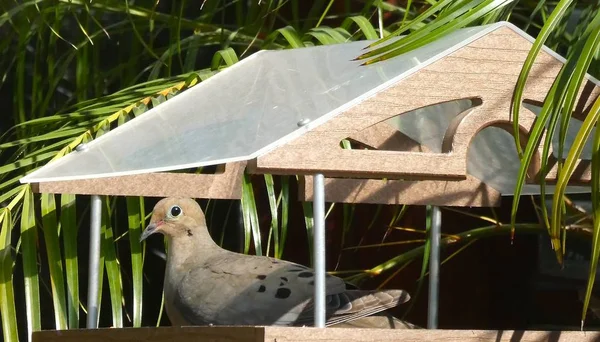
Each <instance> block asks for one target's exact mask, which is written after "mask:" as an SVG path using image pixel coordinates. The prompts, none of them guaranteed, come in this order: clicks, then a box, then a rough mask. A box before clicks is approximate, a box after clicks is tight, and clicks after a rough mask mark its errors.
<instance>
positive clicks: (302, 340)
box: [33, 327, 600, 342]
mask: <svg viewBox="0 0 600 342" xmlns="http://www.w3.org/2000/svg"><path fill="white" fill-rule="evenodd" d="M598 340H600V332H596V331H594V332H580V331H512V330H426V329H420V330H413V329H408V330H404V329H402V330H393V329H345V328H337V329H334V328H325V329H320V328H283V327H161V328H120V329H108V328H106V329H80V330H64V331H54V330H47V331H39V332H35V333H33V342H75V341H77V342H79V341H87V342H127V341H147V342H165V341H177V342H188V341H189V342H191V341H194V342H195V341H211V342H263V341H268V342H326V341H331V342H390V341H403V342H408V341H415V342H416V341H432V342H435V341H440V342H485V341H494V342H501V341H510V342H519V341H522V342H534V341H535V342H542V341H550V342H575V341H598Z"/></svg>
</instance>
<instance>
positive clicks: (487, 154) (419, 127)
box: [386, 99, 595, 195]
mask: <svg viewBox="0 0 600 342" xmlns="http://www.w3.org/2000/svg"><path fill="white" fill-rule="evenodd" d="M524 106H526V107H527V108H529V109H530V110H531V111H532V112H533V113H535V114H536V115H539V113H540V110H541V108H540V107H537V106H533V105H529V104H524ZM471 107H472V104H471V101H470V100H468V99H465V100H457V101H450V102H446V103H441V104H436V105H432V106H428V107H424V108H420V109H417V110H414V111H411V112H407V113H404V114H402V115H398V116H395V117H393V118H390V119H388V120H387V121H386V123H387V124H389V125H390V126H392V127H394V128H395V129H397V130H399V131H400V132H402V133H403V134H405V135H406V136H408V137H410V138H411V139H413V140H414V141H416V142H418V143H419V144H421V145H423V146H426V147H427V148H428V149H429V150H430V151H431V152H433V153H441V151H442V141H443V139H444V135H445V133H446V130H447V128H448V126H449V124H450V122H451V121H452V119H453V118H454V117H455V116H456V115H458V114H460V113H461V112H463V111H465V110H468V109H469V108H471ZM581 124H582V122H581V121H579V120H576V119H571V120H570V122H569V128H568V132H567V136H566V139H565V146H564V148H565V151H564V155H566V154H567V153H568V151H569V149H570V147H571V144H572V143H573V140H574V138H575V136H576V135H577V132H578V131H579V129H580V128H581ZM558 129H559V128H558V127H557V128H556V133H555V135H554V136H553V139H552V147H553V154H554V155H555V156H556V155H557V151H558V139H559V138H558ZM594 133H595V128H594V131H593V132H592V134H591V136H593V135H594ZM591 140H592V139H591V138H590V139H588V141H587V142H586V145H585V148H584V149H583V151H582V155H581V158H583V159H587V160H590V159H591V156H592V150H591V145H590V144H591ZM519 166H520V160H519V156H518V155H517V151H516V148H515V140H514V138H513V136H512V134H511V133H509V132H507V131H506V130H504V129H502V128H498V127H487V128H485V129H483V130H481V131H480V132H479V133H478V134H477V135H476V136H475V137H474V138H473V141H471V145H470V147H469V152H468V155H467V172H468V173H469V174H470V175H472V176H474V177H476V178H477V179H480V180H482V181H483V182H485V183H486V184H487V185H489V186H491V187H492V188H494V189H496V190H498V191H499V192H500V193H501V194H502V195H512V194H513V192H514V189H515V185H516V182H515V180H516V178H517V175H518V173H519ZM522 191H523V194H524V195H536V194H539V193H540V186H539V185H535V184H526V185H524V186H523V190H522ZM546 191H547V193H549V194H552V193H553V192H554V186H552V185H547V186H546ZM589 191H590V188H589V187H584V186H569V187H567V192H569V193H581V192H589Z"/></svg>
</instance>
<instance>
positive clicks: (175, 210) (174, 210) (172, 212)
mask: <svg viewBox="0 0 600 342" xmlns="http://www.w3.org/2000/svg"><path fill="white" fill-rule="evenodd" d="M181 214H183V210H181V208H180V207H179V206H178V205H174V206H172V207H171V209H169V212H168V214H167V216H168V217H169V218H173V219H174V218H178V217H179V216H181Z"/></svg>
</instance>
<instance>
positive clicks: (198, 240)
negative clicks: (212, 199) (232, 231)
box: [166, 229, 224, 276]
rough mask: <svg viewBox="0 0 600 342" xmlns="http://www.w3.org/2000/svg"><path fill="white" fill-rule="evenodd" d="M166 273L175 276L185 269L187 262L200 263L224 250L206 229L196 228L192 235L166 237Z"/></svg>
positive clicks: (186, 268)
mask: <svg viewBox="0 0 600 342" xmlns="http://www.w3.org/2000/svg"><path fill="white" fill-rule="evenodd" d="M167 246H168V252H167V270H166V271H167V273H170V274H171V275H173V276H175V275H176V274H178V272H180V271H187V270H188V267H187V264H189V263H193V264H198V263H201V262H202V260H206V259H207V258H209V257H212V256H214V255H215V254H218V253H222V252H223V251H224V250H223V249H222V248H221V247H219V246H218V245H217V244H216V243H215V242H214V241H213V239H212V238H211V236H210V234H209V233H208V229H197V230H196V231H195V232H194V233H193V235H184V236H178V237H176V238H168V239H167Z"/></svg>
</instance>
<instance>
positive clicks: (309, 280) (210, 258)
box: [140, 198, 410, 328]
mask: <svg viewBox="0 0 600 342" xmlns="http://www.w3.org/2000/svg"><path fill="white" fill-rule="evenodd" d="M154 233H161V234H163V235H165V236H166V237H167V243H168V252H167V263H166V271H165V282H164V293H165V307H166V310H167V315H168V316H169V319H170V320H171V323H172V324H173V325H175V326H184V325H262V326H266V325H277V326H312V325H313V323H314V316H313V310H314V309H313V296H314V273H313V271H312V270H311V269H310V268H308V267H305V266H302V265H299V264H295V263H292V262H288V261H284V260H278V259H274V258H270V257H265V256H253V255H245V254H240V253H235V252H231V251H228V250H225V249H223V248H221V247H219V246H218V245H217V244H216V243H215V242H214V241H213V240H212V238H211V236H210V235H209V232H208V229H207V227H206V220H205V218H204V214H203V212H202V209H201V208H200V206H199V205H198V203H196V201H194V200H193V199H190V198H165V199H162V200H161V201H159V202H158V203H157V204H156V206H155V207H154V211H153V213H152V218H151V219H150V224H149V225H148V227H147V228H146V229H145V230H144V232H143V234H142V236H141V238H140V241H142V240H144V239H146V238H147V237H148V236H150V235H152V234H154ZM326 296H327V297H326V319H327V321H326V325H327V326H332V325H336V324H342V323H345V324H347V325H348V324H349V326H357V327H364V326H365V325H366V326H369V325H371V326H372V324H371V323H372V322H371V323H370V321H369V320H365V318H366V316H371V315H374V314H377V313H380V312H382V311H384V310H386V309H389V308H392V307H395V306H397V305H399V304H402V303H405V302H407V301H408V300H409V299H410V296H409V295H408V293H407V292H406V291H403V290H378V291H363V290H351V289H347V288H346V283H345V282H344V281H343V280H342V279H340V278H337V277H334V276H331V275H327V276H326ZM390 317H391V316H389V317H379V319H378V322H379V323H376V324H378V325H381V324H382V323H381V322H382V321H383V322H390ZM375 319H377V317H376V316H374V317H373V318H372V320H375ZM394 320H395V321H394ZM353 322H354V325H353ZM394 322H396V325H397V322H400V321H399V320H397V319H393V318H392V323H383V324H384V325H385V324H387V325H392V326H394ZM401 328H404V327H401Z"/></svg>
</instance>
